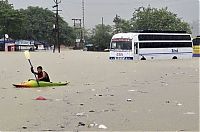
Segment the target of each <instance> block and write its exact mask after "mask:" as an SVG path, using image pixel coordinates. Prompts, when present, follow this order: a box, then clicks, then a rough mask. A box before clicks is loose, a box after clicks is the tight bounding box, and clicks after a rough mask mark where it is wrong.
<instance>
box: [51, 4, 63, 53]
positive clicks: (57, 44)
mask: <svg viewBox="0 0 200 132" xmlns="http://www.w3.org/2000/svg"><path fill="white" fill-rule="evenodd" d="M54 2H55V4H56V5H54V6H53V8H56V10H54V11H56V23H55V30H54V31H55V33H56V44H54V49H53V53H55V49H56V47H58V52H59V53H60V32H59V16H58V12H59V11H62V10H59V8H58V5H59V4H60V3H61V0H54Z"/></svg>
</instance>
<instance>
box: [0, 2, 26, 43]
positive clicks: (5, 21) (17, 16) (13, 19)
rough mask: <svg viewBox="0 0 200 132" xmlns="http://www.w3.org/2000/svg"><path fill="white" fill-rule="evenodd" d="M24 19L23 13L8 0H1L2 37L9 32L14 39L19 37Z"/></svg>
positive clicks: (0, 30) (0, 27)
mask: <svg viewBox="0 0 200 132" xmlns="http://www.w3.org/2000/svg"><path fill="white" fill-rule="evenodd" d="M23 21H24V17H23V15H22V14H21V13H20V12H19V11H18V10H14V9H13V7H12V5H11V4H9V3H8V0H6V1H0V34H1V36H0V37H2V36H3V34H8V35H9V36H10V37H11V38H13V39H16V38H18V36H20V32H19V31H20V29H21V25H22V23H23Z"/></svg>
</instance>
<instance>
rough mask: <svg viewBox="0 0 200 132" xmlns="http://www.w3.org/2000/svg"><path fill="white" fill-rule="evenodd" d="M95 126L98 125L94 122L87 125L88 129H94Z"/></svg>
mask: <svg viewBox="0 0 200 132" xmlns="http://www.w3.org/2000/svg"><path fill="white" fill-rule="evenodd" d="M95 126H98V124H96V123H95V122H94V123H91V124H89V125H88V128H91V127H95Z"/></svg>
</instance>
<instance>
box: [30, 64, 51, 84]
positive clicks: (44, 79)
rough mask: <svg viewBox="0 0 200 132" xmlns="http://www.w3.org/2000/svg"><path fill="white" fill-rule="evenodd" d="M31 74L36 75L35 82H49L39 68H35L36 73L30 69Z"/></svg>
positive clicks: (45, 74) (47, 77) (46, 75)
mask: <svg viewBox="0 0 200 132" xmlns="http://www.w3.org/2000/svg"><path fill="white" fill-rule="evenodd" d="M31 72H32V73H33V74H36V75H37V80H38V81H45V82H50V78H49V75H48V74H47V73H46V72H45V71H43V70H42V67H41V66H38V67H37V72H35V71H34V69H33V67H31Z"/></svg>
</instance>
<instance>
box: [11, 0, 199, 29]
mask: <svg viewBox="0 0 200 132" xmlns="http://www.w3.org/2000/svg"><path fill="white" fill-rule="evenodd" d="M84 1H85V25H86V28H91V27H94V25H97V24H99V23H101V18H102V17H104V23H105V24H113V18H114V17H115V15H116V14H118V15H120V16H121V17H122V18H124V19H130V18H131V17H132V13H133V11H134V9H136V8H138V7H140V6H145V7H146V6H148V5H149V4H150V5H151V7H157V8H162V7H166V6H167V7H168V9H169V10H170V11H172V12H174V13H176V14H178V17H180V18H183V20H185V21H186V22H189V23H198V22H199V18H200V16H199V11H200V10H199V6H200V2H199V1H200V0H84ZM9 2H10V3H12V4H14V7H15V8H26V7H27V6H40V7H44V8H48V9H50V10H53V8H52V6H53V5H54V2H53V0H9ZM81 2H82V0H62V2H61V4H60V9H61V10H62V12H61V13H60V15H61V16H62V17H64V19H65V20H66V21H67V22H68V23H69V24H70V25H72V23H73V21H72V20H71V19H73V18H82V7H81ZM196 25H198V24H196Z"/></svg>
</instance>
